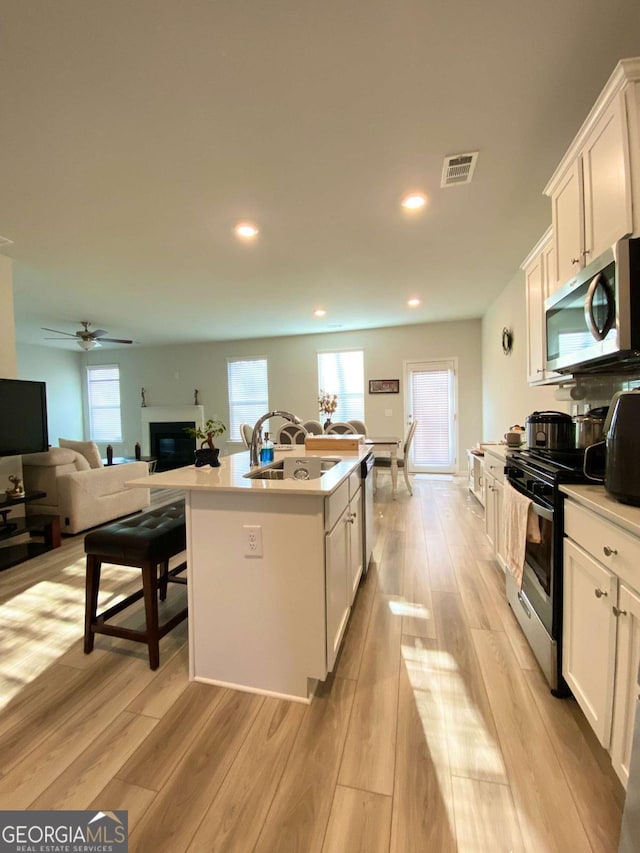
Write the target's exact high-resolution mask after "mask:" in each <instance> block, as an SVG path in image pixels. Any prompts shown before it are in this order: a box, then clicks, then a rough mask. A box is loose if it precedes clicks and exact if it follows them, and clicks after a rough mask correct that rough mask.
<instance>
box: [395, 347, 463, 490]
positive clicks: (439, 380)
mask: <svg viewBox="0 0 640 853" xmlns="http://www.w3.org/2000/svg"><path fill="white" fill-rule="evenodd" d="M404 387H405V389H406V393H405V413H406V421H407V425H408V424H410V423H411V422H412V421H413V420H416V421H417V422H418V426H417V427H416V431H415V435H414V437H413V444H412V446H411V451H410V454H409V460H408V462H409V471H412V472H414V473H431V474H433V473H440V474H448V473H453V472H455V471H456V466H457V459H456V447H457V389H456V360H455V359H447V360H444V361H419V362H416V361H412V362H406V363H405V385H404ZM407 429H408V426H407Z"/></svg>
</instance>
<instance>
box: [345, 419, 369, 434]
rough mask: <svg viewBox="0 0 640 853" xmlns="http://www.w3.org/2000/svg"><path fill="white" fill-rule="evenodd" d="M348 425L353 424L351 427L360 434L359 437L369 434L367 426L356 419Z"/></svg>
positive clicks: (349, 421)
mask: <svg viewBox="0 0 640 853" xmlns="http://www.w3.org/2000/svg"><path fill="white" fill-rule="evenodd" d="M347 423H348V424H351V426H352V427H353V428H354V429H355V431H356V432H357V433H358V435H366V434H367V425H366V424H365V422H364V421H358V420H355V419H354V420H348V421H347Z"/></svg>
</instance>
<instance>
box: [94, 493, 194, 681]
mask: <svg viewBox="0 0 640 853" xmlns="http://www.w3.org/2000/svg"><path fill="white" fill-rule="evenodd" d="M186 547H187V541H186V527H185V519H184V501H176V502H175V503H172V504H168V505H167V506H161V507H158V508H157V509H152V510H149V511H147V512H144V513H141V514H140V515H136V516H131V517H129V518H125V519H122V520H121V521H116V522H114V523H113V524H108V525H107V526H106V527H102V528H100V529H99V530H95V531H94V532H93V533H89V534H87V536H85V540H84V550H85V553H86V555H87V578H86V604H85V623H84V651H85V654H89V653H90V652H92V651H93V643H94V637H95V634H108V635H110V636H112V637H122V638H124V639H126V640H134V641H135V642H138V643H146V644H147V645H148V647H149V666H150V667H151V669H157V668H158V666H159V665H160V649H159V641H160V639H161V638H162V637H164V635H165V634H167V633H168V632H169V631H171V630H172V628H175V626H176V625H178V624H179V623H180V622H182V620H183V619H185V618H186V616H187V608H186V607H185V608H184V609H183V610H181V611H180V612H179V613H176V614H175V615H174V616H172V617H171V619H169V621H168V622H166V623H165V624H164V625H161V626H160V625H158V591H159V592H160V599H161V600H162V601H164V599H165V598H166V597H167V583H168V582H169V581H173V582H175V583H186V578H180V577H177V575H179V574H180V572H183V571H184V570H185V569H186V567H187V564H186V562H184V563H181V564H180V565H179V566H177V567H176V568H175V569H171V571H169V560H170V558H171V557H174V556H175V555H176V554H180V553H181V552H182V551H184V550H185V548H186ZM102 563H115V564H116V565H119V566H131V568H138V569H141V571H142V589H141V590H139V591H138V592H135V593H133V595H130V596H128V597H127V598H125V599H124V600H123V601H120V602H118V604H115V605H113V607H110V608H109V609H108V610H105V611H104V612H103V613H97V608H98V592H99V589H100V572H101V567H102ZM158 566H160V577H159V578H158ZM141 598H144V606H145V615H146V629H145V630H144V631H137V630H133V629H132V628H123V627H120V626H116V625H109V624H107V620H108V619H111V618H112V617H113V616H115V615H116V614H117V613H120V612H121V611H122V610H124V609H125V608H126V607H129V606H130V605H131V604H133V603H134V602H136V601H139V600H140V599H141Z"/></svg>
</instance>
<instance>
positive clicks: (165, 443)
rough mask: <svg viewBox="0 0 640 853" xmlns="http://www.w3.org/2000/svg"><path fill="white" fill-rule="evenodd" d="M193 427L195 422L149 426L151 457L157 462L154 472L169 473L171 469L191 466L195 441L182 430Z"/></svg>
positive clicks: (174, 422) (151, 424)
mask: <svg viewBox="0 0 640 853" xmlns="http://www.w3.org/2000/svg"><path fill="white" fill-rule="evenodd" d="M195 425H196V424H195V421H173V422H171V423H150V424H149V444H150V447H151V456H155V458H156V459H157V460H158V461H157V463H156V471H170V470H171V469H172V468H183V467H184V466H185V465H193V458H194V452H195V449H196V440H195V438H191V437H190V436H188V435H187V434H186V433H185V431H184V430H185V429H186V428H187V427H191V428H193V427H195Z"/></svg>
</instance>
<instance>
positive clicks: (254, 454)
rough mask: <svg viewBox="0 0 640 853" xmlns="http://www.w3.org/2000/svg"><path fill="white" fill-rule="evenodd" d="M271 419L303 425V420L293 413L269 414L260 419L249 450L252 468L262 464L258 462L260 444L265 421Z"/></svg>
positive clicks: (254, 430) (255, 427) (254, 429)
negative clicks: (282, 419)
mask: <svg viewBox="0 0 640 853" xmlns="http://www.w3.org/2000/svg"><path fill="white" fill-rule="evenodd" d="M269 418H285V419H286V420H288V421H291V423H292V424H301V423H302V420H301V418H299V417H298V416H297V415H292V414H291V412H267V414H266V415H263V416H262V417H261V418H258V420H257V421H256V425H255V426H254V428H253V435H252V436H251V446H250V448H249V464H250V465H251V467H252V468H255V467H256V465H259V464H260V463H259V462H258V443H262V424H263V423H264V422H265V421H268V420H269Z"/></svg>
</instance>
